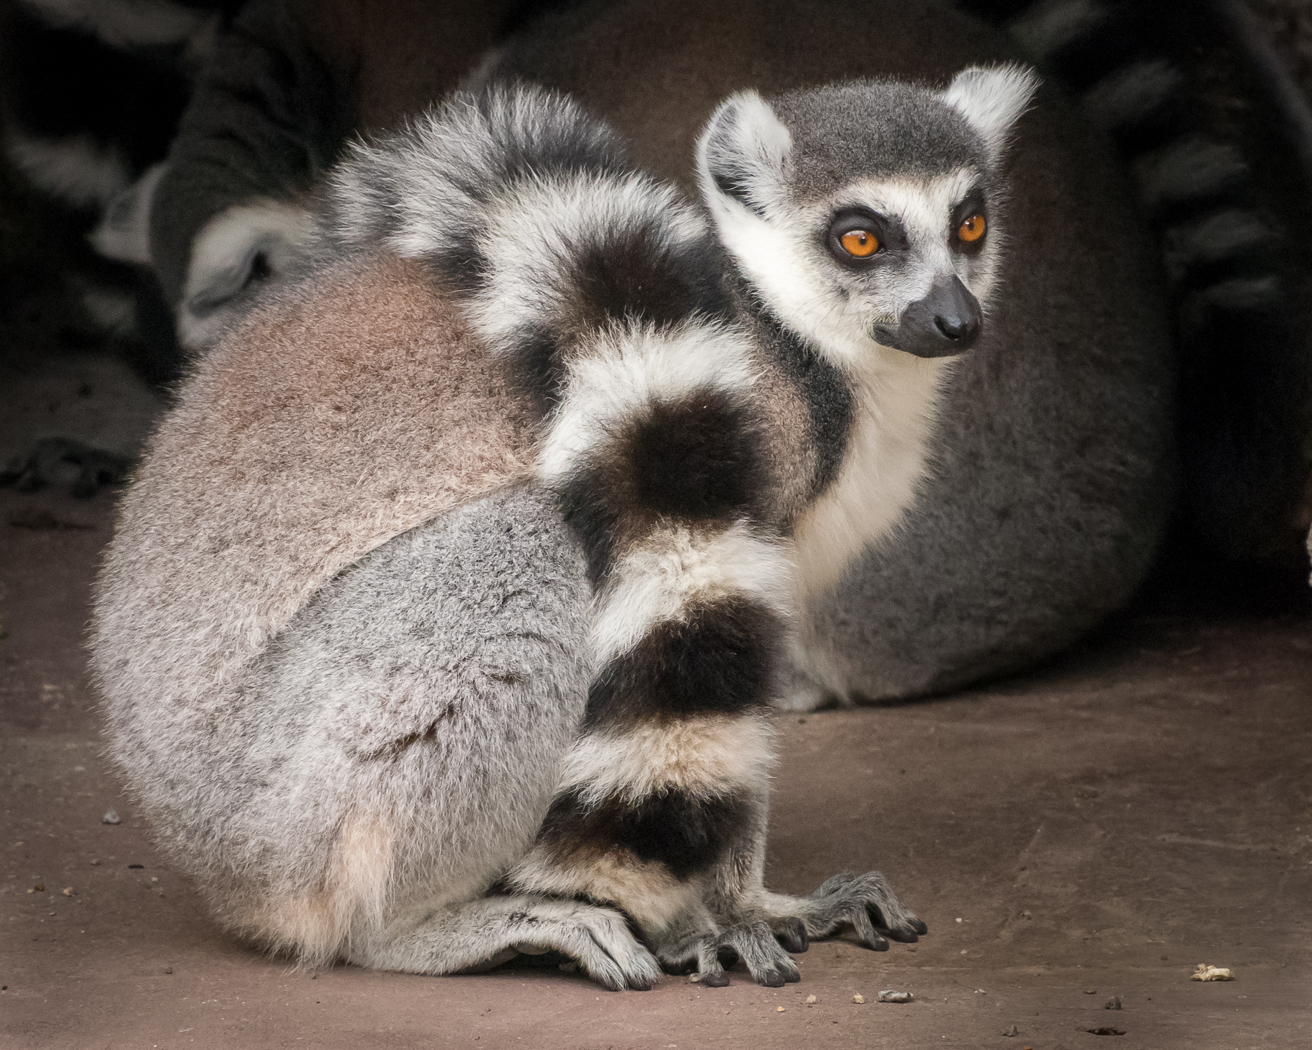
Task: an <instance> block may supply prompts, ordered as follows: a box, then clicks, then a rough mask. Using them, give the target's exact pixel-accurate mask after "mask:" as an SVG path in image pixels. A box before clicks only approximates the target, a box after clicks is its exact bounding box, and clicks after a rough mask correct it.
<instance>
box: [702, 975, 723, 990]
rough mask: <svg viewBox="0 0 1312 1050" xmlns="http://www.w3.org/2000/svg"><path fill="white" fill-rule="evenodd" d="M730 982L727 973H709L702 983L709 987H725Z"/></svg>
mask: <svg viewBox="0 0 1312 1050" xmlns="http://www.w3.org/2000/svg"><path fill="white" fill-rule="evenodd" d="M728 983H729V975H728V974H727V973H708V974H707V975H706V976H705V977H703V978H702V984H704V985H706V987H707V988H724V987H725V986H726V985H728Z"/></svg>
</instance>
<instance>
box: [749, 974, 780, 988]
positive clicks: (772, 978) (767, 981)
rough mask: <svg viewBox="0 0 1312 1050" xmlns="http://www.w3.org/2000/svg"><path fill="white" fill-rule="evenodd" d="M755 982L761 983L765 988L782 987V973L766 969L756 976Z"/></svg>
mask: <svg viewBox="0 0 1312 1050" xmlns="http://www.w3.org/2000/svg"><path fill="white" fill-rule="evenodd" d="M756 983H757V984H763V985H765V986H766V987H767V988H782V987H783V986H784V975H783V974H782V973H780V972H779V971H778V970H766V971H765V973H763V974H761V975H760V976H759V977H757V978H756Z"/></svg>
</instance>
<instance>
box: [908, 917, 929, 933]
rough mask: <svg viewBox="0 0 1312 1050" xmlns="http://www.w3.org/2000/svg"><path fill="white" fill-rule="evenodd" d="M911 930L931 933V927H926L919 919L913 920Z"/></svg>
mask: <svg viewBox="0 0 1312 1050" xmlns="http://www.w3.org/2000/svg"><path fill="white" fill-rule="evenodd" d="M911 928H912V929H914V930H915V931H916V932H917V933H928V932H929V927H928V926H926V925H925V924H924V923H923V922H921V921H920V920H919V919H912V920H911Z"/></svg>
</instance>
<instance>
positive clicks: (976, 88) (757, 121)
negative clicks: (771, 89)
mask: <svg viewBox="0 0 1312 1050" xmlns="http://www.w3.org/2000/svg"><path fill="white" fill-rule="evenodd" d="M1037 83H1038V82H1037V80H1036V79H1035V78H1034V76H1033V75H1032V74H1031V73H1029V72H1028V71H1025V70H1022V69H1021V68H1019V67H1014V66H1006V67H1001V68H999V69H994V70H984V69H967V70H964V71H963V72H962V73H960V74H958V75H957V77H956V78H955V79H954V80H953V82H952V84H951V85H950V86H949V87H948V89H947V90H946V91H944V92H942V93H941V94H940V95H939V97H940V99H941V100H942V101H943V102H944V104H945V105H946V106H948V107H951V108H952V109H954V110H956V111H957V112H958V113H960V114H961V115H962V116H964V117H965V118H966V119H967V120H968V121H969V122H970V124H971V126H972V128H973V129H974V130H975V131H976V132H977V134H978V135H979V136H980V138H981V139H982V140H983V142H984V146H985V151H986V154H987V159H988V162H989V163H990V164H991V163H996V161H997V160H998V159H999V157H1000V155H1001V152H1002V150H1003V148H1004V147H1005V144H1006V140H1007V136H1008V134H1009V133H1010V129H1011V127H1012V125H1013V124H1014V122H1015V120H1016V119H1017V118H1018V117H1019V116H1020V114H1021V113H1022V112H1023V111H1024V109H1025V107H1026V106H1027V105H1028V104H1029V100H1030V98H1031V97H1032V95H1033V92H1034V90H1035V88H1036V87H1037ZM792 150H793V139H792V135H791V134H790V132H789V131H788V129H787V127H786V126H785V125H784V124H783V123H782V121H780V119H779V118H778V116H777V115H776V114H775V113H774V111H773V110H772V109H771V108H770V107H769V105H768V104H767V103H766V102H765V101H764V100H762V99H761V97H760V96H759V95H757V94H756V93H755V92H744V93H741V94H739V95H736V96H734V97H733V98H731V99H729V100H728V101H726V102H725V103H724V104H723V105H722V106H721V107H720V109H719V110H718V111H717V112H716V114H715V116H714V117H713V118H712V120H711V122H710V124H709V126H708V128H707V130H706V132H705V133H703V135H702V138H701V141H700V142H699V143H698V169H699V177H700V181H701V188H702V194H703V198H704V200H705V201H706V203H707V206H708V208H709V210H710V212H711V215H712V217H713V219H714V221H715V223H716V226H717V229H718V231H719V234H720V238H721V240H722V242H723V243H724V244H725V246H726V247H727V248H728V249H729V251H730V252H731V253H732V254H733V255H734V257H735V258H736V260H737V262H738V264H739V265H740V266H741V267H742V269H743V270H744V272H745V274H746V275H747V277H748V278H749V279H750V280H751V282H752V283H753V284H754V285H755V286H756V288H757V290H758V291H759V292H760V293H761V295H762V296H763V297H764V299H765V301H766V302H767V303H768V304H769V305H770V307H771V309H772V310H773V311H774V312H775V313H776V314H777V315H778V316H779V317H780V319H781V320H783V321H785V323H787V324H788V325H789V326H790V327H791V328H793V329H794V330H795V331H796V332H798V334H799V335H802V336H804V337H805V338H807V339H808V340H809V341H811V342H812V343H814V344H815V345H816V346H817V348H819V349H820V351H821V352H822V353H824V354H825V355H826V356H827V357H828V358H829V359H830V360H831V361H832V362H833V363H834V364H836V365H838V366H839V367H841V368H843V369H844V371H845V372H847V373H848V374H849V375H850V374H854V373H860V372H865V371H868V370H869V369H870V368H872V367H875V368H877V367H878V365H877V364H876V362H877V360H878V359H879V358H880V357H882V356H886V355H888V354H892V353H898V351H893V350H890V349H888V348H886V347H881V346H880V345H879V344H878V343H877V342H876V341H875V340H874V339H873V338H872V336H871V334H870V333H871V328H872V326H873V325H874V324H875V323H876V322H877V321H878V322H883V323H888V324H892V323H895V322H896V319H897V318H898V317H900V316H901V314H902V312H903V311H904V310H905V309H906V308H907V306H909V305H910V304H911V303H913V302H915V301H917V300H918V299H921V298H923V297H924V296H925V295H926V294H927V293H928V292H929V289H930V287H931V286H932V285H933V284H934V282H935V281H936V280H937V279H939V278H941V277H943V276H947V275H953V274H955V275H956V276H957V277H959V278H960V279H961V281H962V283H963V284H965V285H966V287H967V288H968V289H970V291H971V293H972V294H973V295H974V296H975V297H976V298H977V299H978V300H979V301H980V303H981V306H983V305H985V303H986V300H987V297H988V295H989V292H990V291H991V289H992V287H993V284H994V278H995V275H996V270H997V260H998V258H999V254H1000V243H999V242H1000V237H999V235H998V231H997V229H996V227H992V228H990V229H989V232H988V233H987V234H986V240H985V243H984V246H983V248H982V249H981V250H980V251H978V252H976V253H974V254H969V253H963V252H958V251H954V250H953V247H952V245H953V240H954V238H955V235H956V234H955V223H954V221H953V209H954V208H956V207H957V205H959V204H960V203H961V202H962V200H964V199H965V197H966V196H967V195H968V194H969V193H970V192H971V191H972V190H973V189H974V188H975V187H976V186H978V185H980V184H981V183H982V182H983V181H984V177H985V175H986V174H987V173H986V172H984V171H981V170H979V169H978V167H977V166H976V165H975V163H974V162H973V161H972V160H971V159H970V158H965V157H963V163H962V164H961V166H959V167H958V168H956V169H955V170H952V171H949V172H947V173H946V174H942V175H938V176H936V177H933V178H929V179H923V178H922V179H912V178H910V177H884V178H879V179H874V178H868V177H865V178H863V177H862V175H861V173H860V172H853V173H852V175H853V179H852V181H851V182H850V183H849V184H848V185H846V186H844V187H843V188H842V189H841V190H839V191H838V192H837V193H835V194H833V195H831V196H830V197H828V198H826V199H823V200H806V201H799V200H796V199H794V197H793V195H792V194H791V193H790V189H789V175H790V163H791V155H792ZM717 171H718V172H720V173H722V177H723V173H724V172H726V171H727V172H729V173H731V176H732V178H733V180H734V182H735V184H736V187H737V190H738V192H737V194H732V193H727V192H725V190H724V189H723V188H722V187H721V186H720V185H717V183H716V179H715V175H714V173H715V172H717ZM743 198H745V200H744V199H743ZM853 207H861V208H868V209H869V210H871V211H873V212H875V213H877V214H879V215H882V216H884V217H886V218H887V219H891V220H895V221H896V222H898V223H900V224H901V226H902V229H903V230H904V232H905V234H906V237H907V241H908V247H907V250H906V251H905V252H904V253H902V255H901V258H899V259H898V260H896V261H891V262H890V263H889V264H877V265H872V266H867V267H862V268H860V269H859V270H857V269H853V268H850V267H846V266H844V265H842V264H841V263H839V262H837V261H836V260H835V259H834V258H833V257H832V256H831V255H830V252H829V249H828V248H827V246H826V235H827V231H828V229H829V224H830V222H831V220H832V218H833V217H834V216H835V215H836V214H837V213H839V212H840V211H843V210H845V209H848V208H853Z"/></svg>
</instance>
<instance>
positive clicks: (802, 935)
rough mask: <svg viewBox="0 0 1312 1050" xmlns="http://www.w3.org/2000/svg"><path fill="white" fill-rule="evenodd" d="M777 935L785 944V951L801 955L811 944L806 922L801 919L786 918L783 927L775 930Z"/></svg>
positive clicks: (780, 941) (781, 942)
mask: <svg viewBox="0 0 1312 1050" xmlns="http://www.w3.org/2000/svg"><path fill="white" fill-rule="evenodd" d="M775 937H776V938H777V939H778V941H779V943H780V944H782V945H783V947H784V951H786V952H789V953H791V954H793V955H801V954H802V952H804V951H806V950H807V948H809V947H810V946H811V941H810V938H808V937H807V935H806V923H804V922H803V921H802V920H801V919H785V920H784V921H783V923H782V924H781V928H780V929H778V930H776V931H775Z"/></svg>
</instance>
